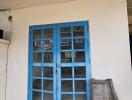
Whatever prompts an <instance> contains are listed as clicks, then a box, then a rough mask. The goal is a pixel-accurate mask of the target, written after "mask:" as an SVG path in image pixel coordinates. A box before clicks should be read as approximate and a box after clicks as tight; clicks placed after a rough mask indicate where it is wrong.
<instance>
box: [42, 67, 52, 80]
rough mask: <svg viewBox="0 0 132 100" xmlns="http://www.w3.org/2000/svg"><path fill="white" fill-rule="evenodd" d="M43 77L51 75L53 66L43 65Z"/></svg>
mask: <svg viewBox="0 0 132 100" xmlns="http://www.w3.org/2000/svg"><path fill="white" fill-rule="evenodd" d="M44 77H49V78H50V77H53V68H50V67H44Z"/></svg>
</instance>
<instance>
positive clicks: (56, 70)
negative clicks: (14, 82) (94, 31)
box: [28, 21, 91, 100]
mask: <svg viewBox="0 0 132 100" xmlns="http://www.w3.org/2000/svg"><path fill="white" fill-rule="evenodd" d="M79 26H81V27H82V28H83V32H84V36H78V37H76V36H74V35H75V33H74V31H76V30H75V29H76V27H79ZM61 28H69V29H70V34H71V35H70V36H68V37H61ZM46 29H52V34H53V38H45V33H46V31H45V30H46ZM35 30H39V31H40V34H41V35H40V36H41V37H40V38H34V31H35ZM36 36H37V35H36ZM38 37H39V36H38ZM79 39H80V40H84V48H83V49H75V47H74V45H75V44H74V40H78V41H80V40H79ZM61 40H63V41H65V40H70V41H71V49H68V50H61ZM36 41H37V42H38V41H39V42H38V43H39V44H40V45H41V46H40V48H41V49H40V50H35V49H34V47H33V45H36V44H35V43H37V42H36ZM46 41H52V42H51V43H52V44H53V49H51V50H46V49H44V48H45V45H46ZM68 52H70V53H69V54H68ZM77 52H78V54H80V53H82V52H84V61H78V59H77V58H76V56H77ZM63 53H64V54H65V53H67V55H69V56H70V55H71V62H70V60H69V62H63V58H61V54H63ZM28 54H29V58H28V62H29V64H28V65H29V67H28V100H37V99H35V98H36V97H39V100H50V99H46V98H45V97H46V94H48V95H47V96H49V97H51V96H53V98H52V100H63V96H64V95H66V96H68V97H69V98H70V96H71V98H72V100H91V94H90V79H91V66H90V62H89V61H90V33H89V23H88V21H77V22H68V23H59V24H48V25H33V26H30V27H29V52H28ZM45 54H47V56H46V57H48V56H49V55H50V54H51V55H52V54H53V58H52V59H53V61H49V62H47V61H46V60H47V59H46V58H45V56H44V55H45ZM35 55H39V56H37V57H38V58H37V61H34V59H36V58H35ZM40 55H41V56H40ZM51 55H50V57H51ZM82 56H83V53H82ZM38 59H41V60H40V61H38ZM45 59H46V60H45ZM49 59H50V58H49ZM49 59H48V60H49ZM82 59H83V58H82ZM80 60H81V59H80ZM64 61H68V60H66V59H65V60H64ZM45 68H49V69H53V76H52V77H45V74H46V73H45ZM63 68H71V70H72V71H71V72H72V76H71V78H70V77H67V78H64V77H63V76H62V75H61V74H62V69H63ZM77 68H85V71H86V75H85V77H76V76H75V74H76V72H75V69H77ZM33 69H41V72H40V76H36V77H35V76H34V75H36V73H37V72H35V73H33ZM35 80H37V81H38V80H40V83H38V84H41V85H40V88H38V86H37V87H36V88H34V87H35V86H34V82H35ZM37 81H36V82H37ZM46 81H53V86H52V87H53V90H46V89H45V87H46V86H45V82H46ZM62 81H71V85H72V90H71V91H63V88H62V85H63V83H62ZM78 81H82V82H85V84H86V90H85V91H80V90H77V88H76V85H77V86H78V85H79V84H76V83H77V82H78ZM35 93H36V94H35ZM34 96H36V97H34ZM77 96H86V98H83V99H76V98H78V97H77ZM64 100H66V99H64ZM70 100H71V99H70Z"/></svg>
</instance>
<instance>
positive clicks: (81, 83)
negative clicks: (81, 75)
mask: <svg viewBox="0 0 132 100" xmlns="http://www.w3.org/2000/svg"><path fill="white" fill-rule="evenodd" d="M75 91H76V92H86V81H85V80H77V81H75Z"/></svg>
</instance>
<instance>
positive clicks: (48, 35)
mask: <svg viewBox="0 0 132 100" xmlns="http://www.w3.org/2000/svg"><path fill="white" fill-rule="evenodd" d="M47 38H53V29H52V28H48V29H45V30H44V39H47Z"/></svg>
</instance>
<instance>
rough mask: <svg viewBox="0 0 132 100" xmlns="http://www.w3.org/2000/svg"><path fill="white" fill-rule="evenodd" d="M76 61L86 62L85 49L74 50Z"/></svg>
mask: <svg viewBox="0 0 132 100" xmlns="http://www.w3.org/2000/svg"><path fill="white" fill-rule="evenodd" d="M74 61H75V62H85V52H84V51H77V52H74Z"/></svg>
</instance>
